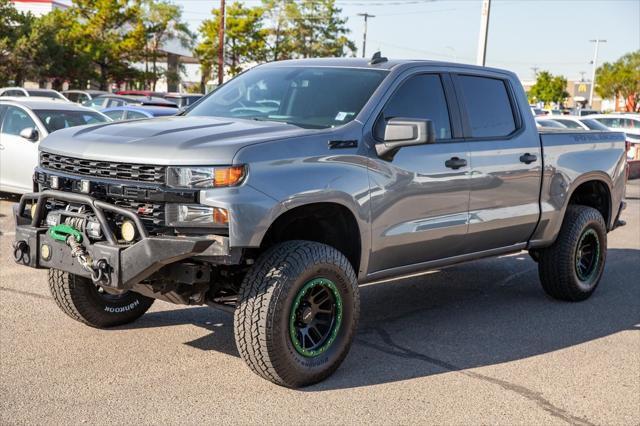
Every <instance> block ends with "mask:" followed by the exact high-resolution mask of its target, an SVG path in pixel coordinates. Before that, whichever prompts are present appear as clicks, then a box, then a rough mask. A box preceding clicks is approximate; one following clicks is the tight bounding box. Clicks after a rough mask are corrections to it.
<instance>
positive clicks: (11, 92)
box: [2, 90, 25, 96]
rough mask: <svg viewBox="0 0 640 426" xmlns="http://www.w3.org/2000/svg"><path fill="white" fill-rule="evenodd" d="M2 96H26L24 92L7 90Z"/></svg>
mask: <svg viewBox="0 0 640 426" xmlns="http://www.w3.org/2000/svg"><path fill="white" fill-rule="evenodd" d="M2 96H25V94H24V92H23V91H22V90H7V91H6V92H4V93H3V94H2Z"/></svg>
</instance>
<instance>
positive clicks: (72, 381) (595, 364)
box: [0, 180, 640, 425]
mask: <svg viewBox="0 0 640 426" xmlns="http://www.w3.org/2000/svg"><path fill="white" fill-rule="evenodd" d="M627 197H628V198H627V201H628V204H629V205H628V208H627V210H626V211H625V213H624V215H623V219H625V220H626V221H627V223H628V224H627V226H626V227H623V228H620V229H617V230H615V231H614V232H612V233H611V234H609V254H608V260H607V269H606V272H605V275H604V278H603V280H602V282H601V284H600V288H599V289H598V290H597V291H596V293H595V294H594V296H593V297H592V298H591V299H590V300H588V301H586V302H583V303H577V304H567V303H561V302H557V301H553V300H551V299H549V298H547V297H546V296H545V295H544V293H543V292H542V290H541V288H540V285H539V282H538V277H537V270H536V265H535V263H534V262H533V261H532V260H531V259H530V258H529V257H528V255H527V254H526V253H520V254H516V255H511V256H504V257H501V258H497V259H489V260H483V261H476V262H471V263H467V264H463V265H458V266H455V267H451V268H447V269H443V270H440V271H434V272H433V273H430V274H428V275H424V276H421V277H417V278H411V279H406V280H402V281H396V282H386V283H380V284H375V285H368V286H364V287H363V288H362V289H361V296H362V308H361V312H362V314H361V325H360V330H359V333H358V335H357V338H356V341H355V344H354V346H353V347H352V349H351V353H350V354H349V356H348V357H347V359H346V361H345V362H344V363H343V365H342V367H341V368H340V369H339V370H338V371H337V373H336V374H335V375H334V376H332V377H331V378H329V379H328V380H327V381H325V382H323V383H321V384H319V385H316V386H313V387H310V388H306V389H303V390H297V391H296V390H289V389H284V388H280V387H277V386H275V385H272V384H271V383H269V382H266V381H264V380H262V379H260V378H258V377H257V376H255V375H254V374H253V373H251V372H250V371H249V369H248V368H246V367H245V366H244V364H243V362H242V360H241V359H240V358H239V355H238V352H237V350H236V348H235V343H234V340H233V330H232V323H233V321H232V316H231V315H230V314H228V313H224V312H219V311H216V310H212V309H210V308H202V307H190V308H187V307H180V306H174V305H170V304H167V303H163V302H156V303H155V304H154V306H153V307H152V308H151V310H150V311H149V313H147V314H146V315H145V316H143V317H142V318H141V319H140V320H139V321H137V322H136V323H134V324H132V325H130V326H126V327H119V328H116V329H112V330H108V331H104V330H96V329H91V328H88V327H85V326H83V325H81V324H79V323H77V322H74V321H72V320H71V319H69V318H68V317H66V316H65V315H64V314H63V313H62V312H61V311H60V310H59V309H58V308H57V307H56V305H55V304H54V302H53V300H52V299H51V297H50V295H49V291H48V287H47V283H46V272H44V271H36V270H32V269H28V268H25V267H20V266H17V265H15V264H14V263H13V261H12V260H11V252H10V245H11V243H12V241H13V234H12V232H13V229H12V226H13V223H12V218H11V213H10V209H11V200H6V198H5V199H4V200H2V201H0V230H1V232H2V235H1V236H0V423H1V424H25V423H30V424H123V423H126V424H134V423H135V424H196V423H214V422H216V423H217V422H224V423H242V424H246V423H278V424H294V423H295V424H300V423H301V422H304V423H313V424H351V423H376V424H379V423H385V424H406V423H429V424H489V423H491V424H509V425H511V424H527V425H534V424H536V425H537V424H566V423H571V424H578V425H591V424H603V425H614V424H617V425H622V424H624V425H630V424H640V279H639V278H638V277H639V276H640V181H638V180H636V181H633V182H632V183H631V184H629V185H628V189H627Z"/></svg>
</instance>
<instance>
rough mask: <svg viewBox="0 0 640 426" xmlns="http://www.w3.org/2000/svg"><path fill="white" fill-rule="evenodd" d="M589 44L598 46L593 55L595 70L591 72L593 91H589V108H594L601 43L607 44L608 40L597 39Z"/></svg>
mask: <svg viewBox="0 0 640 426" xmlns="http://www.w3.org/2000/svg"><path fill="white" fill-rule="evenodd" d="M589 42H591V43H595V44H596V48H595V52H594V53H593V68H592V70H591V89H590V90H589V106H590V107H591V108H593V89H594V88H595V87H596V68H597V67H598V46H599V45H600V43H606V42H607V40H601V39H595V40H589Z"/></svg>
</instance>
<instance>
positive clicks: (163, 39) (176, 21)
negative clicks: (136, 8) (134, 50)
mask: <svg viewBox="0 0 640 426" xmlns="http://www.w3.org/2000/svg"><path fill="white" fill-rule="evenodd" d="M141 6H142V7H141V15H142V19H141V21H139V23H141V24H142V26H143V31H144V37H145V39H146V44H145V48H144V61H145V75H146V77H145V82H150V83H151V84H150V86H151V90H156V83H157V81H158V78H160V76H161V75H162V74H163V73H165V74H166V72H165V70H161V71H158V67H157V62H158V58H159V57H160V55H161V54H160V49H161V48H162V47H163V46H164V45H165V44H166V43H167V42H169V41H172V40H177V41H178V42H179V43H180V44H181V45H182V46H183V47H185V48H188V49H191V48H192V47H193V38H194V35H193V34H192V33H191V31H190V30H189V26H188V25H187V24H186V23H185V22H183V21H182V9H181V8H180V6H177V5H175V4H173V3H169V2H168V1H166V0H160V1H156V0H143V1H142V5H141ZM149 61H151V71H149V69H148V64H149ZM169 77H172V76H170V75H167V78H169ZM173 77H174V78H175V76H173ZM146 86H147V84H145V87H146Z"/></svg>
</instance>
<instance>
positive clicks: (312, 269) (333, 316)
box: [234, 241, 360, 388]
mask: <svg viewBox="0 0 640 426" xmlns="http://www.w3.org/2000/svg"><path fill="white" fill-rule="evenodd" d="M359 311H360V300H359V293H358V284H357V280H356V275H355V273H354V271H353V268H352V266H351V264H350V263H349V261H348V260H347V259H346V257H345V256H344V255H343V254H342V253H340V252H339V251H338V250H336V249H335V248H333V247H330V246H327V245H325V244H320V243H315V242H310V241H288V242H284V243H281V244H278V245H276V246H274V247H272V248H270V249H269V250H267V251H266V252H265V253H263V254H262V256H260V258H259V259H258V261H257V262H256V263H255V265H253V267H252V268H251V270H250V271H249V272H248V273H247V275H246V276H245V278H244V281H243V283H242V286H241V290H240V296H239V301H238V306H237V309H236V311H235V315H234V328H235V338H236V344H237V346H238V351H239V352H240V355H241V356H242V359H243V360H244V361H245V362H246V363H247V365H248V366H249V368H250V369H251V370H253V372H255V373H256V374H258V375H259V376H261V377H263V378H265V379H267V380H270V381H272V382H273V383H276V384H278V385H281V386H286V387H291V388H296V387H302V386H308V385H311V384H314V383H317V382H320V381H322V380H324V379H325V378H327V377H328V376H330V375H331V374H332V373H333V372H334V371H335V370H336V369H337V368H338V367H339V366H340V364H341V363H342V361H343V360H344V358H345V357H346V355H347V353H348V351H349V348H350V347H351V342H352V340H353V337H354V333H355V331H356V328H357V324H358V316H359Z"/></svg>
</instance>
